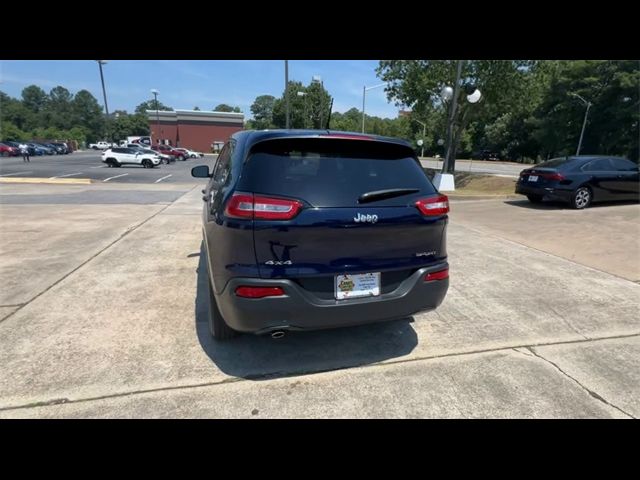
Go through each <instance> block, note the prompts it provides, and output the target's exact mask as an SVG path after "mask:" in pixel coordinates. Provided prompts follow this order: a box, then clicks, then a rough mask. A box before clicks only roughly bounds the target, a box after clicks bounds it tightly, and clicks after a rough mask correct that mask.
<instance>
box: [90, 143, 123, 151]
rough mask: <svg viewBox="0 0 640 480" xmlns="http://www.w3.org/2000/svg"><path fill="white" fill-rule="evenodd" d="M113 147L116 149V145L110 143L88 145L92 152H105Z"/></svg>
mask: <svg viewBox="0 0 640 480" xmlns="http://www.w3.org/2000/svg"><path fill="white" fill-rule="evenodd" d="M113 147H117V145H114V144H112V143H111V142H105V141H101V142H98V143H90V144H89V148H91V149H93V150H106V149H107V148H113Z"/></svg>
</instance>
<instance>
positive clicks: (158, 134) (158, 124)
mask: <svg viewBox="0 0 640 480" xmlns="http://www.w3.org/2000/svg"><path fill="white" fill-rule="evenodd" d="M151 93H153V101H154V103H155V104H156V143H157V144H160V112H159V111H158V94H159V93H160V92H159V91H158V90H156V89H155V88H152V89H151ZM151 144H152V145H153V138H152V139H151Z"/></svg>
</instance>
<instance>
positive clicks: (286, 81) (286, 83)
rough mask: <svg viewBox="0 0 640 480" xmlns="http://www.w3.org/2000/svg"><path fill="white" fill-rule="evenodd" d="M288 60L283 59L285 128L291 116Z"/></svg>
mask: <svg viewBox="0 0 640 480" xmlns="http://www.w3.org/2000/svg"><path fill="white" fill-rule="evenodd" d="M288 90H289V60H285V61H284V105H285V110H286V117H287V120H286V122H287V130H288V129H289V126H290V125H291V120H290V119H291V117H290V110H289V92H288Z"/></svg>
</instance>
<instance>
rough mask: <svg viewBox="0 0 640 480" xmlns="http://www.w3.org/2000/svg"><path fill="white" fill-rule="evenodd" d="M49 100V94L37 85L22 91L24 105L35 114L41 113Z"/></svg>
mask: <svg viewBox="0 0 640 480" xmlns="http://www.w3.org/2000/svg"><path fill="white" fill-rule="evenodd" d="M47 100H48V97H47V93H46V92H45V91H44V90H43V89H41V88H40V87H38V86H37V85H29V86H28V87H25V88H23V89H22V104H23V105H24V107H25V108H26V109H27V110H29V111H31V112H33V113H40V112H41V111H42V109H43V108H44V106H45V104H46V103H47Z"/></svg>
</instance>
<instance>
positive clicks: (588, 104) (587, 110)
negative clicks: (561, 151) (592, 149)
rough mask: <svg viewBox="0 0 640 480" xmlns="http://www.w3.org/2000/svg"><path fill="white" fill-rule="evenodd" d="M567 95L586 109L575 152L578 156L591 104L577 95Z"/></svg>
mask: <svg viewBox="0 0 640 480" xmlns="http://www.w3.org/2000/svg"><path fill="white" fill-rule="evenodd" d="M569 95H571V96H573V97H576V98H578V99H580V100H581V101H582V103H584V104H585V105H586V106H587V109H586V110H585V112H584V121H583V122H582V130H581V131H580V140H579V141H578V149H577V150H576V155H580V149H581V148H582V137H583V136H584V129H585V127H586V126H587V117H588V116H589V109H590V108H591V105H593V104H592V103H591V102H589V101H588V100H585V99H584V98H582V97H581V96H580V95H578V94H577V93H570V94H569Z"/></svg>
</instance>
